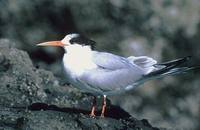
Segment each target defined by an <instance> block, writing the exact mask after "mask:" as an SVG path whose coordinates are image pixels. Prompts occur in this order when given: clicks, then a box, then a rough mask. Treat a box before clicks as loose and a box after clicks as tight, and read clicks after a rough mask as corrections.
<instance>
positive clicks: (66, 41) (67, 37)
mask: <svg viewBox="0 0 200 130" xmlns="http://www.w3.org/2000/svg"><path fill="white" fill-rule="evenodd" d="M78 36H79V34H76V33H72V34H68V35H66V36H65V37H64V38H63V39H62V41H61V42H62V43H64V44H65V43H66V44H70V42H69V41H70V40H71V39H72V38H75V37H78Z"/></svg>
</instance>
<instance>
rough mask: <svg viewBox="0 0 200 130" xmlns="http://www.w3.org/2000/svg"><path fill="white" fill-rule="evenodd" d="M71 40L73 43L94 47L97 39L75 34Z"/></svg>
mask: <svg viewBox="0 0 200 130" xmlns="http://www.w3.org/2000/svg"><path fill="white" fill-rule="evenodd" d="M69 42H70V43H71V44H80V45H90V46H91V47H92V48H94V45H95V43H96V42H95V41H93V40H91V39H89V38H87V37H85V36H83V35H80V34H76V35H74V37H72V39H71V40H70V41H69Z"/></svg>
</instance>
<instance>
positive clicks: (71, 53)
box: [63, 45, 97, 76]
mask: <svg viewBox="0 0 200 130" xmlns="http://www.w3.org/2000/svg"><path fill="white" fill-rule="evenodd" d="M65 49H66V51H67V53H65V54H64V57H63V64H64V68H65V70H66V72H67V74H68V75H71V76H79V75H81V74H82V73H83V72H84V71H85V70H88V69H93V68H96V67H97V65H96V64H95V63H93V61H92V51H91V49H90V48H89V47H87V46H85V47H84V46H81V45H72V46H69V47H67V48H65Z"/></svg>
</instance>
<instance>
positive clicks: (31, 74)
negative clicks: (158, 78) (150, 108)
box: [0, 40, 158, 130]
mask: <svg viewBox="0 0 200 130" xmlns="http://www.w3.org/2000/svg"><path fill="white" fill-rule="evenodd" d="M0 41H1V43H0V62H1V64H0V93H1V94H0V128H1V129H5V130H18V129H20V130H44V129H48V130H55V129H59V130H66V129H70V130H75V129H84V130H88V129H91V130H93V129H108V130H117V129H118V130H120V129H133V130H137V129H145V130H158V129H157V128H154V127H152V126H151V125H150V124H149V123H148V121H147V120H144V119H143V120H137V119H134V118H133V117H131V116H130V115H129V114H128V113H127V112H125V111H124V110H122V109H121V108H119V107H117V106H113V105H111V104H110V107H108V110H107V112H106V116H107V117H108V118H100V117H97V118H95V119H93V118H90V117H89V116H88V114H89V109H90V107H89V106H90V105H91V104H90V101H91V98H90V97H88V96H87V95H86V94H83V93H81V92H80V91H78V90H76V89H75V88H73V87H70V86H67V85H60V82H59V80H57V79H56V78H55V77H54V76H53V74H52V73H51V72H49V71H45V70H42V69H37V68H35V67H34V66H33V64H32V62H31V60H30V58H29V56H28V54H27V53H26V52H25V51H22V50H18V49H16V48H13V47H12V46H11V47H10V46H5V45H4V44H6V43H9V42H8V41H7V40H0ZM97 114H98V115H99V114H100V112H99V111H98V112H97Z"/></svg>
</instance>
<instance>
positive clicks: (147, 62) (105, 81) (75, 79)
mask: <svg viewBox="0 0 200 130" xmlns="http://www.w3.org/2000/svg"><path fill="white" fill-rule="evenodd" d="M94 44H95V42H94V41H93V40H90V39H88V38H86V37H84V36H82V35H80V34H75V33H73V34H68V35H66V36H65V37H64V39H62V40H61V41H50V42H44V43H40V44H37V45H38V46H59V47H63V48H64V50H65V54H64V56H63V66H64V70H65V74H66V78H67V80H68V81H69V83H71V84H72V85H73V86H75V87H77V88H79V89H80V90H82V91H84V92H87V93H92V94H93V95H102V96H103V105H102V112H101V116H102V117H104V114H105V110H106V96H107V95H113V94H118V93H123V92H126V91H129V90H132V89H134V88H135V87H137V86H139V85H140V84H143V83H144V82H146V81H148V80H150V79H155V78H159V77H164V76H167V75H174V74H178V73H182V72H186V71H188V70H191V69H193V68H194V67H187V66H182V65H183V63H185V62H187V61H188V60H189V59H190V57H185V58H180V59H176V60H173V61H169V62H165V63H161V64H158V63H157V61H156V60H154V59H153V58H151V57H147V56H139V57H135V56H130V57H128V58H125V57H122V56H118V55H114V54H111V53H107V52H98V51H94V50H93V49H92V47H93V45H94ZM95 109H96V97H95V96H94V100H93V106H92V110H91V113H90V116H91V117H95Z"/></svg>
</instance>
